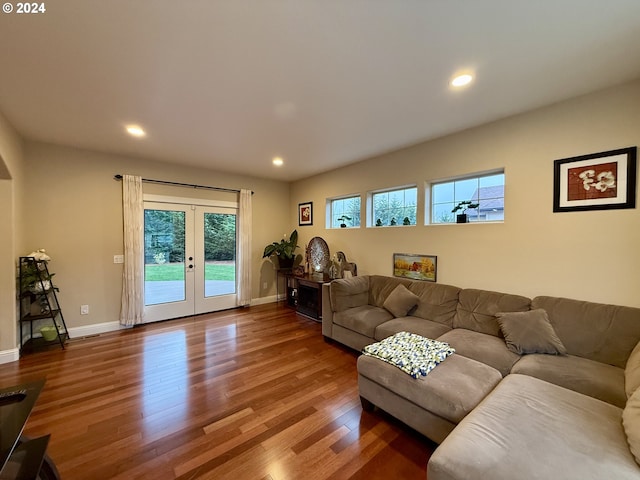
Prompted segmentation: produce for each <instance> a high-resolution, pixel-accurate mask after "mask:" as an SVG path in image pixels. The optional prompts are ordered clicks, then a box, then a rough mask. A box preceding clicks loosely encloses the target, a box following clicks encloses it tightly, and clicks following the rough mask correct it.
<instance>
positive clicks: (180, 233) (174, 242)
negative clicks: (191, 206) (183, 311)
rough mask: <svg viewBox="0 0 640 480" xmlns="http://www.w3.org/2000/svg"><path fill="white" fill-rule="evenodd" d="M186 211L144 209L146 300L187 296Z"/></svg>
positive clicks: (175, 299) (154, 301)
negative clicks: (185, 258) (185, 260)
mask: <svg viewBox="0 0 640 480" xmlns="http://www.w3.org/2000/svg"><path fill="white" fill-rule="evenodd" d="M184 232H185V212H181V211H172V210H145V211H144V304H145V305H156V304H159V303H169V302H180V301H184V300H185V278H184V272H185V269H184V257H185V255H184V252H185V243H184V242H185V240H184Z"/></svg>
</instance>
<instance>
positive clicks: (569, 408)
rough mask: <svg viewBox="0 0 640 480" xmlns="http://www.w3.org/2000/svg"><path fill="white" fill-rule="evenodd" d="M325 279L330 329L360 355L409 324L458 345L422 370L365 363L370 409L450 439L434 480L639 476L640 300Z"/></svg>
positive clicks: (325, 327)
mask: <svg viewBox="0 0 640 480" xmlns="http://www.w3.org/2000/svg"><path fill="white" fill-rule="evenodd" d="M324 288H325V292H323V293H324V295H323V324H322V331H323V335H324V336H325V337H327V338H330V339H333V340H335V341H338V342H341V343H343V344H345V345H348V346H349V347H351V348H354V349H356V350H362V349H363V348H364V347H365V346H366V345H369V344H371V343H374V342H377V341H380V340H382V339H384V338H387V337H389V336H391V335H394V334H395V333H398V332H401V331H407V332H411V333H416V334H419V335H422V336H424V337H428V338H433V339H437V340H438V341H441V342H446V343H448V344H449V345H450V346H452V347H453V348H454V349H455V350H456V353H455V354H454V355H453V356H451V357H449V358H447V359H446V361H444V362H442V363H441V364H440V365H438V366H437V367H436V368H435V369H434V370H433V371H431V372H430V373H429V374H428V375H427V376H425V377H421V378H418V379H413V378H411V377H410V376H409V375H407V374H406V373H404V372H402V371H401V370H399V369H398V368H396V367H395V366H393V365H390V364H388V363H385V362H383V361H382V360H380V359H378V358H374V357H371V356H367V355H362V356H361V357H360V358H359V359H358V384H359V389H360V395H361V398H362V399H363V407H364V408H371V407H373V406H376V407H379V408H381V409H382V410H385V411H386V412H388V413H390V414H391V415H393V416H395V417H397V418H398V419H400V420H401V421H403V422H404V423H406V424H407V425H409V426H411V427H412V428H414V429H415V430H417V431H419V432H421V433H423V434H424V435H426V436H427V437H429V438H431V439H432V440H434V441H435V442H437V443H439V444H440V446H439V447H438V448H437V449H436V451H435V452H434V454H433V455H432V457H431V459H430V461H429V465H428V478H429V479H430V480H443V479H469V478H491V479H508V478H515V477H517V478H545V477H548V476H549V475H551V474H553V475H555V476H557V477H558V476H559V478H581V479H583V478H594V479H595V478H640V467H639V466H638V463H636V460H637V459H638V458H640V445H637V446H635V445H636V444H635V443H634V442H638V441H639V440H638V439H634V438H633V437H634V436H633V433H632V434H631V436H629V432H633V431H638V432H640V391H639V392H638V393H637V394H636V395H635V396H634V394H635V390H636V389H637V386H638V384H640V347H636V345H638V342H639V341H640V309H637V308H631V307H622V306H614V305H604V304H596V303H592V302H584V301H578V300H572V299H566V298H558V297H550V296H540V297H536V298H534V299H532V300H531V299H529V298H526V297H523V296H519V295H513V294H507V293H500V292H491V291H485V290H477V289H461V288H458V287H454V286H450V285H442V284H435V283H429V282H419V281H412V280H407V279H401V278H395V277H384V276H375V275H373V276H361V277H354V278H352V279H345V280H337V281H333V282H331V283H330V284H327V285H325V286H324ZM634 347H635V350H634ZM632 351H633V352H634V353H633V355H632ZM636 371H637V372H638V373H636V374H635V376H636V377H638V379H637V380H634V379H633V378H634V374H633V373H632V372H636ZM625 387H626V388H625ZM623 414H625V415H626V417H627V418H628V419H630V420H628V421H627V422H626V423H625V424H624V425H623V422H622V418H623ZM633 429H636V430H633ZM634 448H637V452H636V451H634ZM634 453H635V458H634Z"/></svg>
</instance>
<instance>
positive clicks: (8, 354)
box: [0, 348, 20, 364]
mask: <svg viewBox="0 0 640 480" xmlns="http://www.w3.org/2000/svg"><path fill="white" fill-rule="evenodd" d="M19 359H20V349H19V348H12V349H10V350H2V351H0V364H2V363H11V362H16V361H18V360H19Z"/></svg>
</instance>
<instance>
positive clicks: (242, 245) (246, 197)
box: [237, 189, 252, 306]
mask: <svg viewBox="0 0 640 480" xmlns="http://www.w3.org/2000/svg"><path fill="white" fill-rule="evenodd" d="M238 216H239V217H240V218H239V222H238V223H239V228H238V239H239V242H238V243H239V245H238V297H237V298H238V301H237V303H238V306H246V305H249V304H250V303H251V223H252V221H251V190H245V189H242V190H240V210H239V212H238Z"/></svg>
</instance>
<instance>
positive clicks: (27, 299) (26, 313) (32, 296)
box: [18, 257, 69, 354]
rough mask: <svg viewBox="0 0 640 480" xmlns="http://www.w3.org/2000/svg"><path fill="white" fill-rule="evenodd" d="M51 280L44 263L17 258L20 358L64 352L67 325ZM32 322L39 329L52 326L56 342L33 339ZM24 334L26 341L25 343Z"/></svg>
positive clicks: (38, 338) (33, 259)
mask: <svg viewBox="0 0 640 480" xmlns="http://www.w3.org/2000/svg"><path fill="white" fill-rule="evenodd" d="M51 277H52V275H51V274H50V273H49V267H48V266H47V262H46V261H44V260H37V259H36V258H34V257H20V264H19V277H18V278H19V292H20V293H19V301H20V354H24V353H29V352H32V351H34V350H38V349H43V348H47V347H50V346H57V345H59V346H60V347H61V348H63V349H64V344H65V342H66V341H67V340H68V339H69V331H68V330H67V324H66V323H65V321H64V316H63V315H62V309H61V308H60V303H59V301H58V296H57V295H56V291H57V288H56V287H55V286H54V285H53V283H52V281H51ZM34 322H40V323H41V326H47V325H49V326H53V328H54V329H55V332H56V335H55V338H53V339H52V340H46V339H45V338H44V336H42V337H37V336H35V335H34V329H33V323H34ZM27 332H28V334H29V338H28V339H27V340H26V341H25V336H26V333H27Z"/></svg>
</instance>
